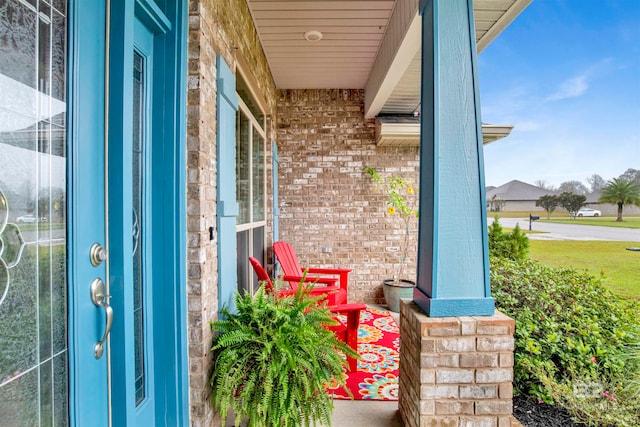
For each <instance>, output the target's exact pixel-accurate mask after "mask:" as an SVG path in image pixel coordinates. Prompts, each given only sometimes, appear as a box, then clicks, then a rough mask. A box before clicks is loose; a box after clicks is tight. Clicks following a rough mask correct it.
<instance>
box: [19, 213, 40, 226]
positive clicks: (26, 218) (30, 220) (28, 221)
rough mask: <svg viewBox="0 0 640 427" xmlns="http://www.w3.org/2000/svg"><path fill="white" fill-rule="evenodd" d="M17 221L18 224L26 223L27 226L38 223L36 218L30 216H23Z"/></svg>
mask: <svg viewBox="0 0 640 427" xmlns="http://www.w3.org/2000/svg"><path fill="white" fill-rule="evenodd" d="M16 221H17V222H18V224H20V223H25V224H31V223H34V222H36V217H35V216H33V215H31V214H29V215H21V216H19V217H18V218H16Z"/></svg>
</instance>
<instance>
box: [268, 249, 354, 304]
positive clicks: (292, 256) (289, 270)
mask: <svg viewBox="0 0 640 427" xmlns="http://www.w3.org/2000/svg"><path fill="white" fill-rule="evenodd" d="M273 253H274V254H275V255H276V258H278V262H279V263H280V267H282V272H283V273H284V276H285V278H284V280H287V281H289V284H290V285H292V286H293V284H292V283H291V280H289V279H287V278H286V277H292V278H293V280H295V279H296V278H297V279H298V283H299V282H300V276H301V275H302V274H303V273H304V272H305V271H306V272H307V273H308V274H311V275H316V274H319V275H322V277H318V276H313V277H310V279H311V281H316V280H317V281H318V282H319V283H328V281H329V280H333V281H334V283H335V281H337V282H338V284H339V286H340V289H339V290H338V291H337V292H334V293H332V294H331V295H329V296H328V297H327V299H328V300H329V305H338V304H346V303H347V298H348V291H347V287H348V285H349V284H348V281H349V273H350V272H351V270H348V269H346V268H313V267H308V268H302V267H301V266H300V262H299V261H298V257H297V255H296V251H295V249H293V246H292V245H291V244H290V243H287V242H275V243H274V244H273ZM325 275H333V276H338V277H326V276H325Z"/></svg>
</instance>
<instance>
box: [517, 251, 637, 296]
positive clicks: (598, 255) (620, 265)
mask: <svg viewBox="0 0 640 427" xmlns="http://www.w3.org/2000/svg"><path fill="white" fill-rule="evenodd" d="M529 243H530V247H531V252H530V253H531V258H532V259H535V260H537V261H540V262H542V263H543V264H546V265H549V266H554V267H573V268H575V269H577V270H588V271H589V272H590V273H591V274H593V275H595V276H599V275H600V273H601V272H602V273H604V280H603V283H604V285H605V286H606V287H607V288H609V289H610V290H611V291H612V292H614V293H616V294H618V295H620V296H623V297H627V298H634V299H636V300H640V252H634V251H627V250H626V249H625V248H628V247H639V246H640V244H639V243H638V242H605V241H594V240H587V241H585V240H580V241H576V240H530V241H529Z"/></svg>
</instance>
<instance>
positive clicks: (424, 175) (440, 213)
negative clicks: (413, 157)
mask: <svg viewBox="0 0 640 427" xmlns="http://www.w3.org/2000/svg"><path fill="white" fill-rule="evenodd" d="M420 13H421V15H422V116H421V117H422V122H421V128H420V132H421V135H420V139H421V140H420V218H419V244H418V285H417V287H416V289H415V291H414V301H415V302H416V303H417V304H418V306H420V308H422V309H423V310H424V311H425V312H426V313H427V314H428V315H429V316H432V317H444V316H478V315H480V316H482V315H487V316H489V315H493V311H494V301H493V298H491V287H490V282H489V262H488V246H487V227H486V223H487V213H486V205H485V193H484V170H483V158H482V124H481V120H480V99H479V95H478V93H479V91H478V77H477V59H476V42H475V29H474V22H473V3H472V0H421V1H420Z"/></svg>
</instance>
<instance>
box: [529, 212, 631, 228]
mask: <svg viewBox="0 0 640 427" xmlns="http://www.w3.org/2000/svg"><path fill="white" fill-rule="evenodd" d="M542 218H545V217H543V216H541V219H540V221H543V222H555V223H559V224H579V225H601V226H604V227H622V228H640V217H637V216H636V217H626V218H625V216H624V215H622V222H617V221H616V217H615V216H604V217H602V216H600V217H597V218H593V217H589V218H584V217H583V218H576V219H571V218H554V217H551V219H549V220H547V219H542Z"/></svg>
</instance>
